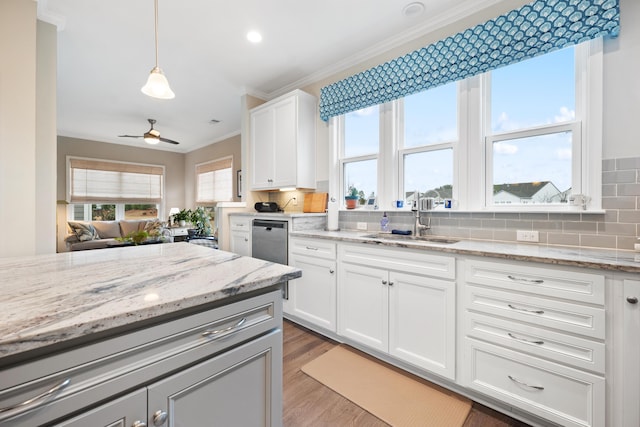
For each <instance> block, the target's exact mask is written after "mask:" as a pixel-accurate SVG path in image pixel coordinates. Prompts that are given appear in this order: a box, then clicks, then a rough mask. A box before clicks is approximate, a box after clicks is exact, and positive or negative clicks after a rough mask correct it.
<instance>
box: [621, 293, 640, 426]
mask: <svg viewBox="0 0 640 427" xmlns="http://www.w3.org/2000/svg"><path fill="white" fill-rule="evenodd" d="M623 297H624V316H623V318H624V326H623V336H622V358H623V373H624V379H623V382H624V385H623V393H622V396H623V398H624V402H622V411H623V414H624V415H623V425H624V426H639V425H640V381H638V379H639V378H640V334H639V333H638V331H640V302H639V300H640V281H638V280H625V281H624V294H623Z"/></svg>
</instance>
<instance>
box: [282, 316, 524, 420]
mask: <svg viewBox="0 0 640 427" xmlns="http://www.w3.org/2000/svg"><path fill="white" fill-rule="evenodd" d="M336 345H338V343H336V342H335V341H333V340H330V339H328V338H326V337H323V336H322V335H319V334H317V333H315V332H313V331H310V330H308V329H306V328H303V327H302V326H299V325H297V324H295V323H292V322H289V321H287V320H285V321H284V346H283V403H284V405H283V406H284V408H283V425H284V427H307V426H313V427H316V426H318V427H324V426H327V427H329V426H331V427H338V426H340V427H342V426H357V427H361V426H362V427H387V426H388V424H386V423H385V422H383V421H382V420H380V419H378V418H376V417H375V416H374V415H372V414H370V413H369V412H367V411H365V410H364V409H362V408H360V407H359V406H357V405H355V404H353V403H351V401H349V400H347V399H345V398H344V397H342V396H341V395H339V394H338V393H336V392H334V391H333V390H331V389H330V388H328V387H326V386H324V385H322V384H321V383H319V382H318V381H316V380H314V379H313V378H311V377H309V376H308V375H306V374H305V373H303V372H302V371H301V370H300V368H301V367H302V366H303V365H305V364H306V363H308V362H310V361H312V360H313V359H315V358H316V357H318V356H320V355H322V354H323V353H326V352H327V351H329V350H331V349H332V348H333V347H335V346H336ZM481 426H482V427H526V426H528V424H525V423H523V422H521V421H518V420H514V419H512V418H510V417H508V416H506V415H503V414H501V413H499V412H496V411H494V410H492V409H489V408H487V407H485V406H482V405H480V404H478V403H475V402H474V404H473V407H472V408H471V411H470V412H469V416H468V417H467V420H466V421H465V423H464V426H463V427H481Z"/></svg>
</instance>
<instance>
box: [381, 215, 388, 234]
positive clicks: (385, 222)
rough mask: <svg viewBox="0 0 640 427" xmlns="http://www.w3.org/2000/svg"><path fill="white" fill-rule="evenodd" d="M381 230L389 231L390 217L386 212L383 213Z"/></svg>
mask: <svg viewBox="0 0 640 427" xmlns="http://www.w3.org/2000/svg"><path fill="white" fill-rule="evenodd" d="M380 231H386V232H388V231H389V217H388V216H387V213H386V212H385V213H383V214H382V219H381V220H380Z"/></svg>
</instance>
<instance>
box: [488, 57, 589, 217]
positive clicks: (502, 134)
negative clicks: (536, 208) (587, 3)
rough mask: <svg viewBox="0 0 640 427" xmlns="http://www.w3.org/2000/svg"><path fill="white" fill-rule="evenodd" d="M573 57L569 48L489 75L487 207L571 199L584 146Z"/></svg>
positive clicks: (551, 202) (547, 202)
mask: <svg viewBox="0 0 640 427" xmlns="http://www.w3.org/2000/svg"><path fill="white" fill-rule="evenodd" d="M575 56H576V55H575V49H574V48H573V47H569V48H565V49H562V50H558V51H555V52H551V53H548V54H546V55H542V56H539V57H537V58H533V59H529V60H526V61H523V62H519V63H517V64H513V65H510V66H508V67H503V68H499V69H497V70H494V71H492V72H491V73H490V74H489V73H488V74H487V75H486V76H485V87H486V89H485V90H486V92H487V96H486V97H485V107H486V111H488V114H487V116H488V118H487V120H488V121H489V122H490V123H487V124H486V125H485V129H487V131H486V137H485V144H486V146H485V151H486V153H487V154H486V155H487V158H488V161H487V168H486V176H487V182H488V185H487V193H486V205H487V206H490V205H505V204H506V205H536V204H537V205H541V204H547V205H548V204H558V203H567V199H568V196H569V194H570V193H571V192H572V188H573V187H574V183H573V182H572V171H573V170H574V169H575V168H577V167H579V165H574V162H573V152H574V147H575V146H579V145H580V144H581V140H580V121H579V119H578V118H576V73H575ZM523 100H526V101H524V102H523Z"/></svg>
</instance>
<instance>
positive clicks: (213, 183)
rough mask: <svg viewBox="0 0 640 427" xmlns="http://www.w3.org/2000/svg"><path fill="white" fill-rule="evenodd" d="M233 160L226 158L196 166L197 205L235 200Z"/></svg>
mask: <svg viewBox="0 0 640 427" xmlns="http://www.w3.org/2000/svg"><path fill="white" fill-rule="evenodd" d="M232 167H233V159H232V158H225V159H219V160H214V161H212V162H207V163H201V164H199V165H196V186H197V189H196V203H204V204H208V203H215V202H230V201H232V200H233V176H232V175H233V174H232Z"/></svg>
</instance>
